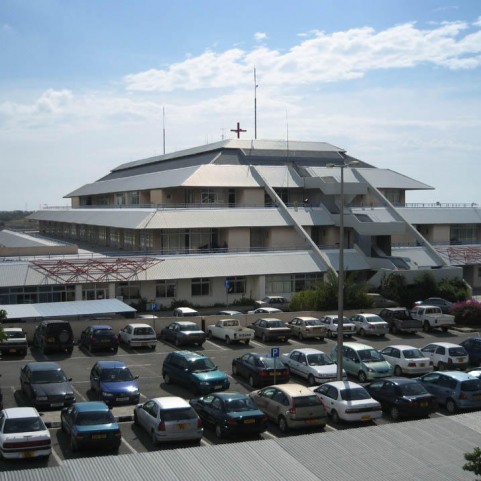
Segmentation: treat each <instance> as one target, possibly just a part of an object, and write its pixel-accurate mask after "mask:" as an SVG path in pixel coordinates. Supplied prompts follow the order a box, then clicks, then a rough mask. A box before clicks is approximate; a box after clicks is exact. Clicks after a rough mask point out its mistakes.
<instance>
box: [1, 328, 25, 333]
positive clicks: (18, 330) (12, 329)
mask: <svg viewBox="0 0 481 481" xmlns="http://www.w3.org/2000/svg"><path fill="white" fill-rule="evenodd" d="M3 331H4V332H23V333H25V331H24V330H23V329H22V328H21V327H4V328H3Z"/></svg>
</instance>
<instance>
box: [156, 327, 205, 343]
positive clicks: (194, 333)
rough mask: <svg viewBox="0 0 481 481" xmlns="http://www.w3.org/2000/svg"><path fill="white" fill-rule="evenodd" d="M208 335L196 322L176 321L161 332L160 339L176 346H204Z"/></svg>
mask: <svg viewBox="0 0 481 481" xmlns="http://www.w3.org/2000/svg"><path fill="white" fill-rule="evenodd" d="M206 337H207V334H206V333H205V332H204V331H203V330H202V329H200V328H199V326H198V325H197V324H196V323H195V322H191V321H175V322H172V323H170V324H169V325H168V326H166V327H164V328H163V329H162V330H161V331H160V338H161V339H162V340H165V341H169V342H172V343H174V344H175V345H176V346H182V345H187V344H196V345H198V346H202V344H204V342H205V339H206Z"/></svg>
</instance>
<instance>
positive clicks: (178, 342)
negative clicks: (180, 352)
mask: <svg viewBox="0 0 481 481" xmlns="http://www.w3.org/2000/svg"><path fill="white" fill-rule="evenodd" d="M174 344H175V345H176V346H177V347H179V346H180V339H179V338H178V337H176V338H175V343H174Z"/></svg>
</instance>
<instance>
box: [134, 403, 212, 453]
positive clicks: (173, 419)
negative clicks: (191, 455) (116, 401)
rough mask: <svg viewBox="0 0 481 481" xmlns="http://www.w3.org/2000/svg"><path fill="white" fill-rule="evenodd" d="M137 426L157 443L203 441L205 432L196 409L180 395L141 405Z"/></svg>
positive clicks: (136, 407) (136, 413)
mask: <svg viewBox="0 0 481 481" xmlns="http://www.w3.org/2000/svg"><path fill="white" fill-rule="evenodd" d="M134 423H135V424H136V425H138V426H141V427H142V428H143V429H145V431H147V432H148V433H149V434H150V437H151V439H152V442H153V443H154V444H157V443H161V442H177V441H200V439H201V438H202V434H203V432H204V429H203V428H202V421H201V419H200V417H199V415H198V414H197V413H196V411H195V409H194V408H193V407H192V406H191V405H190V404H189V403H188V402H187V401H186V400H185V399H182V398H181V397H178V396H165V397H158V398H154V399H149V400H148V401H146V402H144V403H143V404H137V406H135V408H134Z"/></svg>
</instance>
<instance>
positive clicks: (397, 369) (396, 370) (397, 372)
mask: <svg viewBox="0 0 481 481" xmlns="http://www.w3.org/2000/svg"><path fill="white" fill-rule="evenodd" d="M394 375H395V376H398V377H399V376H402V375H403V370H402V369H401V366H396V367H395V368H394Z"/></svg>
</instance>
